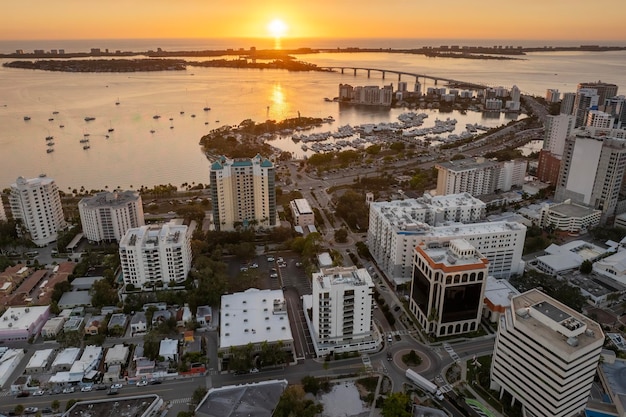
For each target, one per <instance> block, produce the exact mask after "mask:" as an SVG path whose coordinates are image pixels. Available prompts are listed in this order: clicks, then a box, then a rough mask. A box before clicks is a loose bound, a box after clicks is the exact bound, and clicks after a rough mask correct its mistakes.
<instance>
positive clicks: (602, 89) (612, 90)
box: [577, 81, 618, 104]
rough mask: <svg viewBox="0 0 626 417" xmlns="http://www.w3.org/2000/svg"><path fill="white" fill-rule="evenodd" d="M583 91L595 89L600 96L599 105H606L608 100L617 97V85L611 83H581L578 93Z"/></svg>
mask: <svg viewBox="0 0 626 417" xmlns="http://www.w3.org/2000/svg"><path fill="white" fill-rule="evenodd" d="M582 89H593V90H595V91H596V94H597V95H598V103H599V104H604V102H605V101H606V99H608V98H611V97H615V96H616V95H617V89H618V87H617V85H616V84H610V83H603V82H602V81H598V82H590V83H579V84H578V89H577V90H578V91H580V90H582Z"/></svg>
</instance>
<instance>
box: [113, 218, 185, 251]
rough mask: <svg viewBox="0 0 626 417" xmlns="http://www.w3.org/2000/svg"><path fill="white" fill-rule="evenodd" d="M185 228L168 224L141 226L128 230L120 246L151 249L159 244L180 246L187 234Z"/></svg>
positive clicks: (172, 223) (171, 223)
mask: <svg viewBox="0 0 626 417" xmlns="http://www.w3.org/2000/svg"><path fill="white" fill-rule="evenodd" d="M187 230H188V228H187V226H184V225H177V224H176V223H175V222H169V223H165V224H162V225H151V226H141V227H135V228H132V229H129V230H128V231H127V232H126V234H125V235H124V237H123V238H122V240H121V241H120V248H121V247H122V246H139V247H151V246H158V245H159V244H170V245H171V244H182V243H183V242H184V239H185V236H186V234H187Z"/></svg>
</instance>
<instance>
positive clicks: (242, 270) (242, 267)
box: [239, 266, 248, 272]
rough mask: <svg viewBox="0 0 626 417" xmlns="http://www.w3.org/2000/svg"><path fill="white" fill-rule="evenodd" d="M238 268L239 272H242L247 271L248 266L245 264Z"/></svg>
mask: <svg viewBox="0 0 626 417" xmlns="http://www.w3.org/2000/svg"><path fill="white" fill-rule="evenodd" d="M239 270H240V271H241V272H244V271H247V270H248V267H247V266H241V267H240V268H239Z"/></svg>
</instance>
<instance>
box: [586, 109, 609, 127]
mask: <svg viewBox="0 0 626 417" xmlns="http://www.w3.org/2000/svg"><path fill="white" fill-rule="evenodd" d="M613 121H614V119H613V116H611V115H610V114H608V113H605V112H603V111H600V110H589V112H588V113H587V121H586V123H585V126H589V127H599V128H602V129H611V128H612V127H613Z"/></svg>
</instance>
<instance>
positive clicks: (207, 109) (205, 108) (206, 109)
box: [202, 105, 211, 111]
mask: <svg viewBox="0 0 626 417" xmlns="http://www.w3.org/2000/svg"><path fill="white" fill-rule="evenodd" d="M202 110H204V111H209V110H211V108H210V107H209V106H208V105H207V106H204V108H203V109H202Z"/></svg>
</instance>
